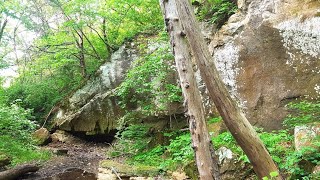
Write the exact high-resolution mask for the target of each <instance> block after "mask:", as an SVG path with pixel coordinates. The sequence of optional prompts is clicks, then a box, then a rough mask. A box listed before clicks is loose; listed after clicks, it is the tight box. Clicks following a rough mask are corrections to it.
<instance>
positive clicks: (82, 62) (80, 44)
mask: <svg viewBox="0 0 320 180" xmlns="http://www.w3.org/2000/svg"><path fill="white" fill-rule="evenodd" d="M83 43H84V42H83V34H80V35H79V41H78V48H79V50H80V51H79V61H80V69H81V75H82V76H83V77H84V78H87V72H86V62H85V59H84V44H83Z"/></svg>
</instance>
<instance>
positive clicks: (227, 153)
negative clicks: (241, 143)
mask: <svg viewBox="0 0 320 180" xmlns="http://www.w3.org/2000/svg"><path fill="white" fill-rule="evenodd" d="M216 154H217V155H218V158H219V164H220V165H222V164H223V163H224V161H228V160H231V159H232V158H233V153H232V151H231V150H230V149H228V148H226V147H221V148H219V149H218V150H217V152H216Z"/></svg>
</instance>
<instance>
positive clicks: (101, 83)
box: [54, 43, 137, 134]
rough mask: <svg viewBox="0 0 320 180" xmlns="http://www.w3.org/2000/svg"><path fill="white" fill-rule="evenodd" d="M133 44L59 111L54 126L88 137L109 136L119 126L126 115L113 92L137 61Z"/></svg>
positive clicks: (103, 66)
mask: <svg viewBox="0 0 320 180" xmlns="http://www.w3.org/2000/svg"><path fill="white" fill-rule="evenodd" d="M133 46H134V44H130V43H128V44H126V45H123V46H122V47H120V48H119V50H118V51H116V52H115V53H113V54H112V56H111V58H110V61H108V62H106V63H105V64H104V65H102V66H101V67H100V68H99V70H98V71H97V73H96V76H95V77H94V78H91V79H90V80H88V81H87V83H86V84H85V85H84V86H83V87H82V88H80V89H78V90H77V91H76V92H75V93H74V94H73V95H72V96H71V97H70V98H69V99H68V101H66V102H64V103H63V105H62V106H61V107H60V108H59V111H58V112H57V113H56V117H55V118H54V123H55V125H56V126H58V127H59V129H62V130H66V131H73V132H85V133H88V134H106V133H109V132H110V131H111V130H113V129H115V127H116V123H117V122H116V120H117V119H118V118H119V117H121V116H122V115H123V113H122V111H121V109H120V107H119V106H118V105H117V102H116V99H115V97H113V96H112V90H113V89H114V88H116V87H117V86H118V85H119V84H120V83H121V82H122V81H123V79H124V77H125V74H126V72H127V70H128V69H129V68H130V65H131V63H132V62H133V61H134V60H135V59H136V58H137V50H136V49H135V48H133Z"/></svg>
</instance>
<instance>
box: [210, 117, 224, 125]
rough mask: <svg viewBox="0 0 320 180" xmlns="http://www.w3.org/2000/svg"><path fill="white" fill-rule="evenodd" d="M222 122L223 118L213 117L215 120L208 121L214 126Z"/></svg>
mask: <svg viewBox="0 0 320 180" xmlns="http://www.w3.org/2000/svg"><path fill="white" fill-rule="evenodd" d="M221 121H222V118H221V117H220V116H219V117H213V118H210V119H209V120H208V123H209V124H214V123H218V122H221Z"/></svg>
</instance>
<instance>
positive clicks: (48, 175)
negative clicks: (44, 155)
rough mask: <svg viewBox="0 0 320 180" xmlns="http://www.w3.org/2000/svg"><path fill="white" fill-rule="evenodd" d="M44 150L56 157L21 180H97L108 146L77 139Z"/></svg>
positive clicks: (51, 144)
mask: <svg viewBox="0 0 320 180" xmlns="http://www.w3.org/2000/svg"><path fill="white" fill-rule="evenodd" d="M43 148H45V149H49V150H50V151H52V152H53V153H54V154H55V155H54V156H53V157H52V159H50V160H49V161H48V162H46V163H45V164H43V165H42V167H41V168H40V170H39V171H37V172H36V173H34V174H30V175H27V176H25V177H22V178H20V180H56V179H58V180H73V179H77V180H95V179H96V174H97V173H98V168H99V162H100V161H101V160H103V159H104V158H105V157H106V156H105V151H106V149H107V148H108V144H104V143H98V144H97V143H92V142H86V141H83V140H80V139H76V140H75V141H73V142H72V143H62V142H55V143H50V144H48V145H47V146H44V147H43Z"/></svg>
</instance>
